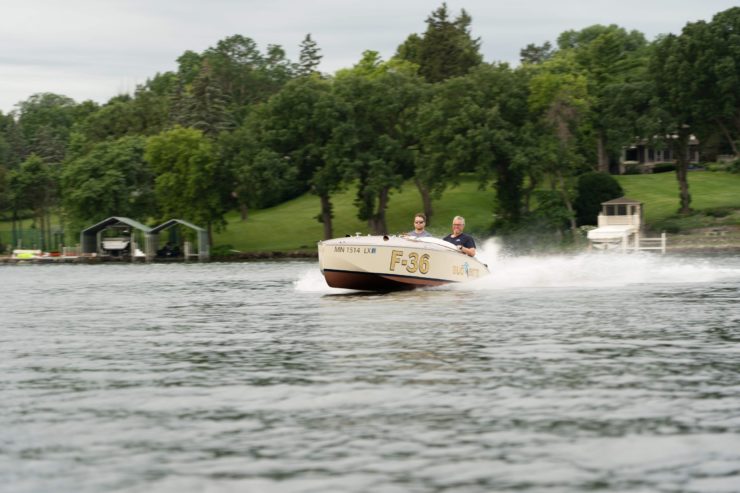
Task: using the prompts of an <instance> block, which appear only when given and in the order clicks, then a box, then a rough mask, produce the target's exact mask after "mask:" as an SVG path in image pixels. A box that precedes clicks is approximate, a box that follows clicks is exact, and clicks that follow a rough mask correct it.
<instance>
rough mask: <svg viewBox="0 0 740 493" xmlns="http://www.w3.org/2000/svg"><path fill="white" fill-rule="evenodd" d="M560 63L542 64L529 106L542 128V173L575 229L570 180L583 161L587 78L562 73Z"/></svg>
mask: <svg viewBox="0 0 740 493" xmlns="http://www.w3.org/2000/svg"><path fill="white" fill-rule="evenodd" d="M561 68H562V67H561V66H560V63H559V62H558V61H553V62H548V63H545V64H543V66H542V69H541V70H540V71H539V72H538V73H537V74H536V75H534V76H533V77H532V78H531V80H530V93H529V106H530V110H531V111H532V112H533V113H534V114H535V115H537V119H538V127H539V129H540V132H539V137H538V138H537V147H538V153H539V155H540V156H541V159H542V160H543V163H542V165H543V166H542V170H543V171H544V173H545V174H546V175H547V176H549V177H550V179H551V180H552V189H553V190H557V191H558V193H559V194H560V198H561V200H562V203H563V204H564V206H565V208H566V210H567V212H568V216H569V222H570V226H571V230H572V231H575V230H576V218H575V210H574V207H573V199H572V197H571V189H572V185H571V181H572V179H573V176H574V175H576V174H577V173H578V170H579V167H580V165H581V164H582V162H583V158H582V156H581V155H580V154H579V152H578V150H577V148H576V136H577V134H578V133H579V132H580V131H582V130H581V129H579V126H580V124H581V122H582V120H583V118H584V116H583V115H585V114H586V112H587V110H588V106H589V95H588V81H587V79H586V77H585V76H583V75H578V74H574V73H569V72H563V71H561Z"/></svg>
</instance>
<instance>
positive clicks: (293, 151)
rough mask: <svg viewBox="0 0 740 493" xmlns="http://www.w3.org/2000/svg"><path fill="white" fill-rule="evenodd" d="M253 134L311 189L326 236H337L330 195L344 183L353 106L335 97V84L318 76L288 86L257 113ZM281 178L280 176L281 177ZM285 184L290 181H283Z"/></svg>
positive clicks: (293, 82)
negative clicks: (345, 138)
mask: <svg viewBox="0 0 740 493" xmlns="http://www.w3.org/2000/svg"><path fill="white" fill-rule="evenodd" d="M255 114H256V118H254V119H253V121H254V123H256V124H255V125H253V129H254V131H253V133H254V135H255V136H256V138H257V139H258V140H259V143H260V145H261V147H262V148H264V149H269V150H270V151H272V152H273V153H275V154H276V155H277V156H281V157H283V159H284V162H285V163H286V164H288V165H290V166H291V167H292V171H293V174H292V175H288V176H295V178H296V179H297V183H299V184H303V183H305V184H308V186H309V187H310V188H309V189H310V191H311V192H312V193H314V194H316V195H317V196H318V197H319V200H320V204H321V210H320V213H319V215H318V219H319V221H320V222H322V223H323V226H324V237H325V238H327V239H328V238H331V237H332V236H333V227H332V217H333V213H332V209H333V208H332V204H331V195H332V194H333V193H334V192H335V191H337V190H338V189H339V188H340V187H341V184H342V179H343V169H342V166H341V164H340V163H341V162H342V157H341V155H342V151H343V150H344V147H343V146H344V136H345V135H346V134H347V133H348V132H349V128H350V125H349V124H348V123H347V120H348V115H349V107H348V105H347V104H345V103H343V102H342V101H340V100H339V98H337V97H336V95H335V93H334V90H333V83H332V82H331V81H330V80H326V79H322V78H320V77H319V75H318V74H314V75H312V76H305V77H300V78H298V79H295V80H293V81H290V82H289V83H287V84H286V85H285V86H284V87H283V89H282V90H281V91H280V92H279V93H278V94H276V95H274V96H273V97H272V98H270V100H269V101H268V102H267V103H266V104H265V105H263V106H262V107H260V108H259V109H258V110H257V111H256V113H255ZM278 178H279V177H278ZM282 178H283V182H287V181H288V180H286V178H287V177H286V176H283V177H282Z"/></svg>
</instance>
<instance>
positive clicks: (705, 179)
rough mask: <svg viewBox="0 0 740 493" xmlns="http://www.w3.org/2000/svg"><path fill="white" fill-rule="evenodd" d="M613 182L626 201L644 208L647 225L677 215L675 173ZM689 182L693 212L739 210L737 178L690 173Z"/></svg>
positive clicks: (739, 192)
mask: <svg viewBox="0 0 740 493" xmlns="http://www.w3.org/2000/svg"><path fill="white" fill-rule="evenodd" d="M616 178H617V180H618V181H619V183H620V184H621V185H622V188H623V189H624V193H625V195H626V196H627V197H629V198H631V199H635V200H639V201H640V202H643V203H644V204H645V212H644V217H645V222H646V223H648V224H650V223H657V222H660V221H664V220H666V219H668V218H669V217H671V216H674V215H675V214H676V212H677V211H678V206H679V197H678V181H677V180H676V174H675V173H659V174H650V175H622V176H617V177H616ZM688 181H689V193H691V207H692V208H693V209H695V210H698V211H701V210H706V209H714V208H718V207H727V208H732V209H740V174H731V173H725V172H710V171H690V172H689V177H688Z"/></svg>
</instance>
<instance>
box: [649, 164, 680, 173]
mask: <svg viewBox="0 0 740 493" xmlns="http://www.w3.org/2000/svg"><path fill="white" fill-rule="evenodd" d="M669 171H676V165H675V164H673V163H658V164H656V165H655V166H653V173H668V172H669Z"/></svg>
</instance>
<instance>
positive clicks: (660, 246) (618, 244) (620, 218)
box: [588, 197, 666, 253]
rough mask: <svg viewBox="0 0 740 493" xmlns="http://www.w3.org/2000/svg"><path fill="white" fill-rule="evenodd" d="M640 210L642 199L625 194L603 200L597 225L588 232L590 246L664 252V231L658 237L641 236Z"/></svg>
mask: <svg viewBox="0 0 740 493" xmlns="http://www.w3.org/2000/svg"><path fill="white" fill-rule="evenodd" d="M642 212H643V208H642V202H639V201H637V200H633V199H629V198H627V197H620V198H618V199H614V200H609V201H607V202H602V203H601V213H600V214H599V218H598V221H599V224H598V227H597V228H596V229H592V230H591V231H589V232H588V240H589V249H592V248H596V249H600V250H605V251H606V250H617V251H621V252H628V251H639V250H660V252H661V253H665V249H666V236H665V233H663V234H662V235H661V236H660V237H659V238H644V237H642V235H641V231H642V222H643V221H642Z"/></svg>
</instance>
